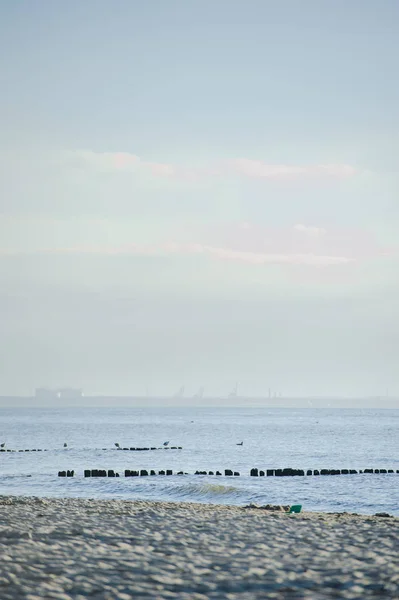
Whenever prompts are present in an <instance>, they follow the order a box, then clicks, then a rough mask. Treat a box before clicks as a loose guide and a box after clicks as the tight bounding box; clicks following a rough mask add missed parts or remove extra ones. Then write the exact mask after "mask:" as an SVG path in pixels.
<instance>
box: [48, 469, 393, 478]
mask: <svg viewBox="0 0 399 600" xmlns="http://www.w3.org/2000/svg"><path fill="white" fill-rule="evenodd" d="M389 473H395V470H394V469H363V470H357V469H292V468H285V469H265V470H262V469H257V468H253V469H251V470H250V472H249V476H250V477H313V476H316V477H317V476H325V475H362V474H365V475H369V474H376V475H385V474H389ZM74 474H75V471H74V470H70V471H59V472H58V476H59V477H74ZM396 474H399V469H396ZM83 475H84V477H119V473H117V472H116V471H114V470H113V469H85V470H84V472H83ZM155 475H158V476H171V475H208V476H218V477H220V476H223V475H224V477H240V476H241V474H240V472H239V471H234V470H232V469H224V471H223V472H222V471H195V472H194V473H187V472H186V471H177V472H175V473H174V472H173V470H172V469H166V470H164V469H161V470H158V471H156V470H154V469H135V470H132V469H125V470H124V476H125V477H148V476H150V477H151V476H155Z"/></svg>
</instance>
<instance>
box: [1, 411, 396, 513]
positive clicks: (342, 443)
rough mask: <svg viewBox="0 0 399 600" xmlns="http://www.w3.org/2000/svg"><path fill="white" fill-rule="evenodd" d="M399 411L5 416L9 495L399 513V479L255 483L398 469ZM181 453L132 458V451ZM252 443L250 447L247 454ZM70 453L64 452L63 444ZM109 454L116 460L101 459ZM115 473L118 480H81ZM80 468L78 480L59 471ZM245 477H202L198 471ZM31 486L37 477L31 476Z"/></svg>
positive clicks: (4, 487)
mask: <svg viewBox="0 0 399 600" xmlns="http://www.w3.org/2000/svg"><path fill="white" fill-rule="evenodd" d="M398 430H399V410H366V409H364V410H350V409H347V410H345V409H311V408H309V409H296V410H293V409H271V408H264V409H262V408H214V409H212V408H192V407H190V408H147V409H143V408H131V409H105V408H101V409H15V410H13V409H0V437H1V440H0V441H2V442H6V447H7V448H10V449H11V448H13V449H24V450H25V449H31V450H32V449H35V448H36V449H47V452H33V453H32V452H16V453H9V452H4V453H0V493H1V494H12V495H37V496H57V497H60V496H61V497H67V496H75V497H80V496H81V497H90V498H111V497H115V498H126V499H157V500H175V501H200V502H216V503H225V504H247V503H249V502H256V503H276V504H296V503H299V504H302V505H303V507H304V509H306V510H323V511H344V510H346V511H354V512H359V513H373V512H379V511H387V512H390V513H391V514H399V491H398V490H399V474H396V473H395V474H385V475H383V474H381V475H375V474H373V475H366V474H358V475H341V476H325V477H321V476H320V477H314V476H313V477H284V478H276V477H269V478H267V477H262V478H255V477H250V476H249V471H250V469H251V468H252V467H258V468H260V469H267V468H284V467H293V468H301V469H305V470H306V469H323V468H335V469H345V468H347V469H357V470H359V469H364V468H386V469H394V470H395V471H396V469H399V459H398V449H399V444H398V439H399V435H398V433H399V431H398ZM164 441H170V445H171V446H172V445H173V446H174V445H176V446H182V447H183V449H182V450H171V449H170V450H163V449H162V450H156V451H150V452H130V451H123V450H117V449H116V448H115V445H114V443H115V442H118V443H120V445H121V446H122V447H131V446H135V447H140V446H157V447H159V446H162V444H163V442H164ZM241 441H243V442H244V443H243V446H237V445H236V444H237V443H238V442H241ZM64 442H67V443H68V448H66V449H64V448H63V443H64ZM103 448H106V450H103ZM96 468H97V469H114V470H115V471H118V472H119V473H120V474H121V477H120V478H115V479H114V478H110V479H108V478H106V479H103V478H95V479H91V478H90V479H88V478H86V479H85V478H84V477H83V470H84V469H96ZM66 469H74V471H75V477H74V478H73V479H69V478H68V479H64V478H59V477H58V476H57V473H58V471H59V470H66ZM125 469H132V470H133V469H137V470H139V469H154V470H156V471H158V470H160V469H165V470H166V469H173V471H174V472H177V471H180V470H182V471H185V472H187V473H189V475H184V476H169V477H166V476H165V477H162V476H157V477H148V478H145V477H141V478H136V477H135V478H125V477H124V476H123V473H124V470H125ZM224 469H232V470H235V471H239V472H240V473H241V476H240V477H236V478H227V477H216V476H214V477H212V476H199V475H193V473H194V472H195V471H196V470H206V471H210V470H212V471H216V470H220V471H222V472H224ZM29 475H30V476H31V477H28V476H29Z"/></svg>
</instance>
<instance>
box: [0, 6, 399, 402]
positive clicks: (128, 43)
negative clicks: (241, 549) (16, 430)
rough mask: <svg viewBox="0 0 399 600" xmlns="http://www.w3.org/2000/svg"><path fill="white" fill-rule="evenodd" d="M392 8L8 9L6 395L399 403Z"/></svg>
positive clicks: (2, 347) (2, 159) (1, 75)
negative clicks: (49, 390) (380, 399)
mask: <svg viewBox="0 0 399 600" xmlns="http://www.w3.org/2000/svg"><path fill="white" fill-rule="evenodd" d="M398 34H399V3H398V2H397V1H396V0H383V1H377V0H351V2H348V1H347V0H336V1H335V2H331V1H330V0H302V2H298V1H297V0H279V1H277V0H274V1H272V0H246V1H245V2H244V1H243V0H218V2H215V1H214V0H212V1H211V0H201V2H199V1H198V2H195V1H192V2H188V1H187V0H168V2H165V1H164V0H152V1H151V2H144V1H143V0H141V1H139V0H114V1H113V2H110V1H109V0H107V1H106V0H69V1H68V2H54V0H13V1H12V2H10V1H8V0H0V82H1V89H2V93H1V95H0V131H1V136H0V340H1V343H0V394H4V395H8V394H16V395H18V394H22V395H23V394H32V393H33V391H34V389H35V388H36V387H39V386H48V387H56V386H73V387H82V388H83V389H84V391H85V393H86V394H121V395H129V394H139V395H140V394H144V393H148V394H149V395H168V394H173V392H175V391H176V389H178V388H180V386H181V385H185V388H186V393H187V394H188V395H192V394H195V392H196V391H197V390H198V388H200V387H201V386H204V388H205V394H209V395H223V394H228V393H229V392H230V391H231V390H232V389H233V388H234V386H235V384H236V382H238V383H239V392H240V393H242V394H244V395H253V396H256V395H262V394H263V395H267V393H268V389H269V388H271V389H272V390H273V391H277V392H279V393H282V394H283V395H291V396H296V395H298V396H303V395H329V396H332V395H340V396H371V395H372V396H374V395H377V396H380V395H386V394H389V395H393V396H394V395H397V396H399V378H398V371H397V365H398V360H399V308H398V307H399V244H398V234H399V198H398V183H399V176H398V156H399V153H398V150H399V140H398V130H399V129H398V126H399V109H398V107H399V82H398V78H397V77H396V74H397V57H398V55H399V35H398Z"/></svg>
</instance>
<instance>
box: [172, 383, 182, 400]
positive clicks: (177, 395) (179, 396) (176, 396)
mask: <svg viewBox="0 0 399 600" xmlns="http://www.w3.org/2000/svg"><path fill="white" fill-rule="evenodd" d="M183 396H184V385H182V386H181V388H179V389H178V390H177V392H176V393H175V395H174V396H173V397H174V398H183Z"/></svg>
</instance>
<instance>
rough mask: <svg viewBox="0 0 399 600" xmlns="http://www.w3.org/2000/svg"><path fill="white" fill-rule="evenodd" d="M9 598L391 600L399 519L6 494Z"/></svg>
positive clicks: (2, 527)
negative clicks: (338, 599)
mask: <svg viewBox="0 0 399 600" xmlns="http://www.w3.org/2000/svg"><path fill="white" fill-rule="evenodd" d="M0 597H1V598H2V600H8V599H9V600H17V599H19V598H26V599H27V600H36V599H38V598H54V599H58V600H68V599H70V598H74V599H80V600H83V599H84V598H88V597H90V598H93V599H97V598H98V599H107V600H128V599H130V598H134V599H140V598H143V599H144V598H147V599H148V598H151V599H163V598H169V599H171V600H172V599H181V600H183V599H186V600H207V599H208V598H209V599H211V598H228V599H230V600H233V599H235V598H237V599H244V598H245V599H248V600H252V599H255V598H281V599H284V600H285V599H290V598H312V599H317V598H348V599H349V598H359V599H360V598H362V599H364V598H374V599H375V598H392V599H393V598H398V597H399V519H398V518H394V517H383V516H380V517H377V516H358V515H349V514H345V513H343V514H327V513H306V512H303V513H301V514H297V515H289V514H287V513H285V512H282V511H281V512H280V511H269V510H265V509H262V508H244V507H230V506H220V505H217V506H215V505H205V504H188V503H165V502H138V501H135V502H130V501H119V500H89V499H86V500H83V499H39V498H23V497H4V496H3V497H0Z"/></svg>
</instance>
